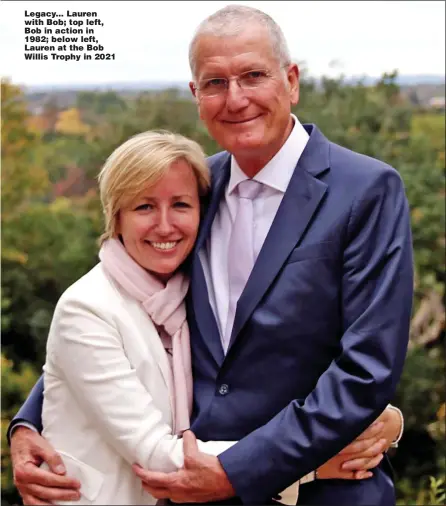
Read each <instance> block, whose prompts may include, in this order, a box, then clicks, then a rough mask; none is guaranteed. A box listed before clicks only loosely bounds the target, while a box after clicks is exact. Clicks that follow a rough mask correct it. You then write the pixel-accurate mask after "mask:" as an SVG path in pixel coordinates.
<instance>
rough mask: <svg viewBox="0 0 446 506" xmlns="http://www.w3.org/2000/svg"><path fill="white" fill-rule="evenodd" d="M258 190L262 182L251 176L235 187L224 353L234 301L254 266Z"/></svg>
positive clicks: (231, 323)
mask: <svg viewBox="0 0 446 506" xmlns="http://www.w3.org/2000/svg"><path fill="white" fill-rule="evenodd" d="M261 189H262V183H259V182H258V181H254V180H253V179H246V180H245V181H241V182H240V183H239V184H238V185H237V187H236V188H235V193H236V195H237V196H238V205H237V214H236V215H235V221H234V225H233V226H232V232H231V237H230V239H229V248H228V280H229V305H228V318H227V320H226V331H225V334H224V338H223V348H224V350H225V352H226V351H227V349H228V346H229V341H230V339H231V332H232V327H233V325H234V317H235V311H236V308H237V302H238V300H239V298H240V295H241V294H242V292H243V289H244V288H245V285H246V282H247V281H248V278H249V275H250V274H251V271H252V268H253V266H254V214H253V199H255V198H256V197H257V195H258V194H259V193H260V190H261Z"/></svg>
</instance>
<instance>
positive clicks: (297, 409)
mask: <svg viewBox="0 0 446 506" xmlns="http://www.w3.org/2000/svg"><path fill="white" fill-rule="evenodd" d="M190 63H191V70H192V75H193V78H194V81H193V82H192V83H191V90H192V93H193V95H194V96H195V98H196V101H197V105H198V108H199V112H200V117H201V118H202V120H203V121H204V123H205V124H206V127H207V129H208V131H209V133H210V134H211V135H212V137H214V138H215V139H216V140H217V142H218V143H219V144H220V145H221V146H222V147H223V148H224V149H225V150H226V151H224V152H222V153H219V154H217V155H215V156H213V157H211V158H210V159H209V164H210V167H211V171H212V177H213V186H212V194H211V198H210V203H209V208H208V211H207V214H206V216H205V218H204V220H203V223H202V227H201V232H200V235H199V237H198V240H197V244H196V250H195V254H194V256H193V258H192V262H191V263H192V267H191V290H190V296H189V300H188V313H189V324H190V330H191V344H192V355H193V367H194V400H195V403H194V414H193V420H192V426H191V429H192V431H193V432H194V433H195V434H196V435H197V436H198V437H200V438H201V439H204V440H210V439H216V440H240V441H239V442H238V443H237V444H235V445H234V446H233V447H232V448H231V449H229V450H227V451H225V452H224V453H222V454H221V455H220V456H219V457H218V458H216V457H211V456H207V455H203V454H200V453H199V452H198V451H197V449H196V448H195V446H194V438H193V436H192V435H191V434H190V433H185V447H187V448H186V457H185V467H184V468H183V469H181V470H180V471H178V472H177V473H171V474H170V475H163V474H162V473H151V472H149V471H146V470H142V469H138V468H135V472H136V473H137V474H138V475H139V476H140V477H141V478H142V479H143V482H144V487H145V488H146V489H147V490H148V491H150V493H152V494H153V495H154V496H155V497H158V498H170V499H172V500H174V501H175V502H205V501H224V502H225V503H227V502H228V501H230V502H234V503H237V502H238V503H240V502H242V503H247V504H264V503H267V502H271V501H272V499H273V498H274V497H276V496H277V493H278V492H280V491H281V490H283V489H285V488H286V487H288V486H289V485H291V484H292V483H294V482H295V481H296V480H299V479H300V478H302V477H303V476H305V475H306V474H307V473H309V472H310V471H312V470H313V469H317V468H318V467H319V466H320V465H321V464H322V463H323V462H325V461H327V460H328V459H329V458H330V457H332V456H333V455H335V454H336V453H337V452H339V451H340V450H341V449H342V448H343V447H345V446H346V445H348V444H349V443H350V442H351V441H352V440H353V439H354V438H355V437H357V436H358V435H360V434H361V433H362V432H363V431H364V430H365V429H366V427H367V426H368V425H369V424H371V422H372V421H373V420H375V419H376V418H378V417H379V415H380V414H381V413H382V412H383V410H384V409H385V407H386V405H387V404H388V402H389V400H391V398H392V396H393V395H394V392H395V388H396V385H397V382H398V380H399V378H400V375H401V371H402V367H403V363H404V358H405V353H406V348H407V340H408V329H409V321H410V313H411V301H412V286H413V272H412V249H411V234H410V224H409V210H408V206H407V201H406V198H405V195H404V188H403V185H402V182H401V179H400V177H399V175H398V173H397V172H396V171H395V170H394V169H392V168H391V167H389V166H388V165H386V164H384V163H382V162H379V161H377V160H374V159H371V158H369V157H366V156H363V155H360V154H357V153H354V152H351V151H349V150H346V149H344V148H342V147H340V146H337V145H335V144H333V143H331V142H329V141H328V140H327V139H326V138H325V137H324V136H323V135H322V133H321V132H320V131H319V130H318V129H317V127H316V126H315V125H305V126H302V125H301V124H300V123H299V121H298V120H297V118H296V117H295V116H293V115H291V106H292V105H296V104H297V103H298V99H299V73H298V68H297V66H296V65H295V64H293V63H291V59H290V56H289V52H288V48H287V46H286V42H285V40H284V38H283V35H282V33H281V31H280V28H279V27H278V26H277V25H276V24H275V23H274V21H273V20H272V19H271V18H269V16H267V15H265V14H264V13H262V12H260V11H257V10H255V9H252V8H249V7H239V6H232V7H227V8H224V9H222V10H221V11H218V12H217V13H216V14H214V15H213V16H211V17H210V18H208V19H207V20H205V21H204V22H203V23H202V24H201V25H200V27H199V28H198V31H197V33H196V35H195V37H194V39H193V41H192V43H191V47H190ZM41 392H42V390H41V386H40V390H39V388H37V389H36V390H35V392H34V394H33V395H32V396H31V398H30V399H29V400H28V401H27V403H26V404H25V405H24V407H23V408H22V410H21V412H20V413H19V415H18V418H19V419H21V420H28V421H30V422H33V424H34V425H35V426H38V424H39V423H40V414H39V409H40V408H39V405H38V404H39V401H37V402H36V398H38V397H39V396H41ZM40 402H41V400H40ZM20 434H21V436H20ZM30 434H31V435H30ZM20 438H21V439H20ZM14 440H16V441H18V442H17V443H15V442H14ZM20 441H21V443H20ZM13 445H17V446H16V450H15V454H16V458H15V461H21V463H22V466H21V478H20V480H21V481H22V482H25V481H26V479H27V480H28V481H29V482H31V481H32V479H31V478H30V477H31V476H32V473H33V472H34V470H33V468H34V464H36V463H38V462H39V461H40V460H41V459H42V458H43V459H44V460H47V459H48V460H50V461H51V460H52V459H53V461H55V459H56V457H55V455H54V453H53V451H52V449H50V448H49V447H48V446H47V445H46V443H45V442H44V441H43V440H42V438H41V437H40V436H38V435H37V434H34V433H31V431H29V430H28V429H20V431H19V430H18V431H17V436H16V435H14V437H13ZM21 451H22V452H23V455H22V457H20V452H21ZM26 459H28V460H29V462H28V469H29V471H26V470H25V471H24V469H25V466H24V465H23V462H25V461H26ZM27 473H28V474H27ZM57 479H59V481H58V482H57V483H59V484H61V486H67V480H68V478H64V477H62V476H60V477H58V478H57ZM64 480H65V481H64ZM48 483H49V482H48ZM57 483H56V481H53V482H52V484H53V487H54V486H56V487H57ZM62 483H63V485H62ZM33 487H34V488H33V489H32V492H33V493H32V498H33V500H34V499H35V497H39V494H40V497H46V496H45V495H42V494H45V490H42V488H43V487H42V485H36V484H34V485H33ZM39 487H40V488H39ZM394 502H395V497H394V490H393V484H392V481H391V479H390V476H389V466H388V462H387V461H386V459H384V460H383V462H382V463H381V464H380V465H379V466H378V467H376V468H375V469H374V475H373V477H372V478H369V479H366V480H362V481H353V480H350V481H349V480H316V481H314V482H312V483H307V484H306V485H304V486H302V487H301V490H300V492H299V503H302V504H338V503H339V504H355V505H363V504H369V505H370V504H373V505H386V506H387V505H388V504H392V503H394ZM34 503H35V504H39V502H37V501H35V502H34Z"/></svg>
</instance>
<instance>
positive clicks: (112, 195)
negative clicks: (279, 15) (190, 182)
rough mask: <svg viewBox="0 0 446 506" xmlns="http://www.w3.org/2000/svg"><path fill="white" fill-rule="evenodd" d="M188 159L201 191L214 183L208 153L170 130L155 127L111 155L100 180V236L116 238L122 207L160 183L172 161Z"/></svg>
mask: <svg viewBox="0 0 446 506" xmlns="http://www.w3.org/2000/svg"><path fill="white" fill-rule="evenodd" d="M178 160H185V161H186V162H187V163H188V164H189V165H190V166H191V168H192V170H193V172H194V174H195V177H196V179H197V186H198V193H199V195H200V196H204V195H205V194H206V193H207V192H208V190H209V186H210V174H209V169H208V167H207V164H206V158H205V154H204V152H203V150H202V148H201V147H200V145H199V144H197V143H196V142H195V141H193V140H191V139H187V138H186V137H183V136H182V135H179V134H174V133H172V132H168V131H166V130H157V131H155V130H152V131H148V132H143V133H140V134H138V135H135V136H133V137H131V138H130V139H129V140H127V141H126V142H124V143H123V144H121V145H120V146H119V147H117V148H116V149H115V150H114V151H113V153H112V154H111V155H110V156H109V157H108V158H107V161H106V162H105V164H104V166H103V167H102V169H101V171H100V173H99V176H98V180H99V190H100V196H101V203H102V209H103V212H104V218H105V230H104V233H103V234H102V236H101V238H100V243H102V242H103V241H104V240H106V239H109V238H112V237H115V235H116V221H117V217H118V213H119V210H120V209H121V208H122V207H124V206H125V205H127V204H128V203H129V202H131V201H132V200H133V199H134V198H137V197H138V195H140V194H141V192H142V191H144V190H145V189H147V188H148V187H151V186H153V185H154V184H156V183H157V182H158V181H159V180H160V179H161V178H162V177H163V176H164V175H165V174H166V172H167V171H168V170H169V167H170V166H171V164H172V163H174V162H176V161H178Z"/></svg>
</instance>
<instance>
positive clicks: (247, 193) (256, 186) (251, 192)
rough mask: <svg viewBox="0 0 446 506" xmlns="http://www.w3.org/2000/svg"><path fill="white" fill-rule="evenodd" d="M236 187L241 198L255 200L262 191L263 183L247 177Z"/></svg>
mask: <svg viewBox="0 0 446 506" xmlns="http://www.w3.org/2000/svg"><path fill="white" fill-rule="evenodd" d="M236 189H237V192H238V195H239V197H240V198H242V199H249V200H253V199H255V198H256V197H257V195H258V194H259V193H260V190H261V189H262V183H259V182H258V181H255V180H254V179H245V180H244V181H241V182H240V183H239V184H238V185H237V188H236Z"/></svg>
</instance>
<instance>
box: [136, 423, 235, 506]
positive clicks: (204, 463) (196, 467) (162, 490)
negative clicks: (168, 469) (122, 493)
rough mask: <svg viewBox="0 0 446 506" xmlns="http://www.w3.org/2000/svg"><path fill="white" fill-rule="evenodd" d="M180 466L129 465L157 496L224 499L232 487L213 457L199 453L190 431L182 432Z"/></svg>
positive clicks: (181, 499) (182, 499)
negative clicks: (171, 468) (161, 468)
mask: <svg viewBox="0 0 446 506" xmlns="http://www.w3.org/2000/svg"><path fill="white" fill-rule="evenodd" d="M183 448H184V467H182V468H181V469H179V470H178V471H176V472H174V473H159V472H152V471H146V470H145V469H143V468H142V467H140V466H138V465H136V464H135V465H134V466H133V471H134V472H135V474H136V475H137V476H138V477H139V478H141V480H142V482H143V488H144V490H145V491H146V492H148V493H149V494H151V495H153V496H154V497H156V498H157V499H171V500H172V501H173V502H179V503H187V502H194V503H202V502H211V501H219V500H223V499H228V498H229V497H233V496H234V495H235V490H234V488H233V487H232V485H231V483H230V482H229V480H228V477H227V475H226V473H225V471H224V469H223V467H222V466H221V464H220V462H219V460H218V459H217V457H214V456H212V455H207V454H205V453H201V452H200V451H199V450H198V446H197V441H196V439H195V436H194V434H193V432H191V431H187V432H185V433H184V434H183Z"/></svg>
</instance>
